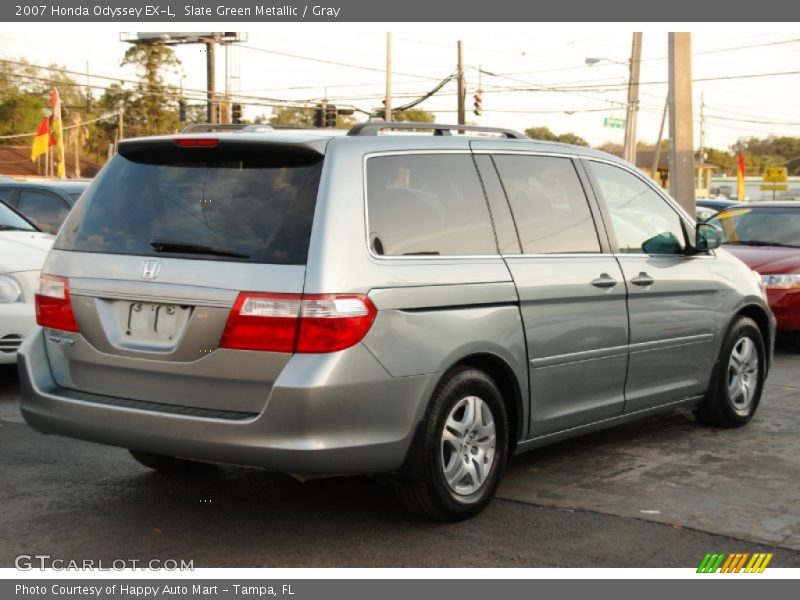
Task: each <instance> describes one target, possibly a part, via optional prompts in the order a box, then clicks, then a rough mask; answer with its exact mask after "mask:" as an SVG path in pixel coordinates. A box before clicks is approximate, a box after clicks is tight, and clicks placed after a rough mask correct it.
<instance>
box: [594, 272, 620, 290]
mask: <svg viewBox="0 0 800 600" xmlns="http://www.w3.org/2000/svg"><path fill="white" fill-rule="evenodd" d="M592 285H593V286H594V287H599V288H603V289H611V288H613V287H614V286H615V285H617V280H616V279H614V278H613V277H611V276H610V275H609V274H608V273H602V274H601V275H600V277H598V278H597V279H592Z"/></svg>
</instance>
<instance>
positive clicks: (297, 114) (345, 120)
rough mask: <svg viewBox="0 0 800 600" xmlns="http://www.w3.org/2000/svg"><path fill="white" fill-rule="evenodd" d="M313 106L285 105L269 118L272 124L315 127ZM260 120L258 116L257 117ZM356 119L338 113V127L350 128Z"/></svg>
mask: <svg viewBox="0 0 800 600" xmlns="http://www.w3.org/2000/svg"><path fill="white" fill-rule="evenodd" d="M315 110H316V109H315V108H313V107H295V106H284V107H280V108H274V109H273V110H272V116H271V117H270V119H269V124H270V125H277V126H284V127H314V111H315ZM256 122H258V118H256ZM355 122H356V120H355V119H354V118H353V117H351V116H345V115H336V129H350V128H351V127H352V126H353V125H355Z"/></svg>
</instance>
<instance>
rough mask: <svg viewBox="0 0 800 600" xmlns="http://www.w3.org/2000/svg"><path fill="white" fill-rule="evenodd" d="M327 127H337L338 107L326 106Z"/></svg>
mask: <svg viewBox="0 0 800 600" xmlns="http://www.w3.org/2000/svg"><path fill="white" fill-rule="evenodd" d="M325 127H336V107H335V106H334V105H333V104H326V105H325Z"/></svg>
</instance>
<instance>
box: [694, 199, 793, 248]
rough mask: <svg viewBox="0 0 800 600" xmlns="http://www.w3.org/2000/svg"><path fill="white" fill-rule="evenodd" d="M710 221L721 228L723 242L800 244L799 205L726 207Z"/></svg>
mask: <svg viewBox="0 0 800 600" xmlns="http://www.w3.org/2000/svg"><path fill="white" fill-rule="evenodd" d="M710 223H712V224H713V225H716V226H717V227H719V228H720V229H721V230H722V243H723V244H744V245H762V244H763V245H770V244H774V245H787V246H796V247H800V206H799V207H797V208H793V207H790V206H787V207H780V208H773V207H755V208H749V207H736V208H729V209H727V210H725V211H723V212H721V213H719V214H718V215H717V216H716V217H714V218H713V219H711V221H710Z"/></svg>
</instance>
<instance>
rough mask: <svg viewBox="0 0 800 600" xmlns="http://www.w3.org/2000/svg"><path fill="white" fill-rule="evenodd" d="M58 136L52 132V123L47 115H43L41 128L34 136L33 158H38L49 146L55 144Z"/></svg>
mask: <svg viewBox="0 0 800 600" xmlns="http://www.w3.org/2000/svg"><path fill="white" fill-rule="evenodd" d="M55 144H56V138H54V137H53V134H52V133H50V123H49V122H48V120H47V117H42V122H41V123H40V124H39V130H38V131H37V132H36V137H34V138H33V147H32V148H31V160H36V159H37V158H39V157H40V156H41V155H42V154H45V153H46V152H47V147H48V146H55Z"/></svg>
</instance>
